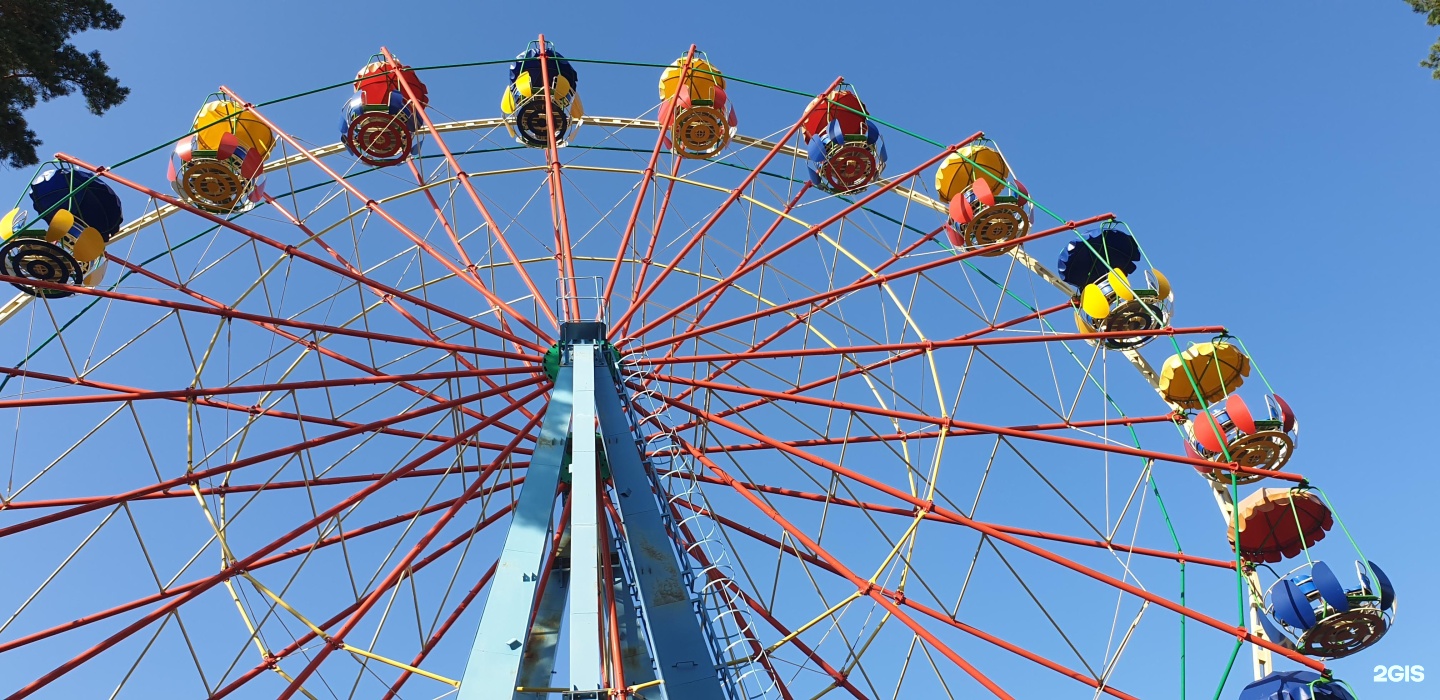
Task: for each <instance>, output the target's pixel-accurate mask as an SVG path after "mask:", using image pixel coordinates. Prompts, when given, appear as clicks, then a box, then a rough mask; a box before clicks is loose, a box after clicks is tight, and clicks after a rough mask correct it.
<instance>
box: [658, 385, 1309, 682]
mask: <svg viewBox="0 0 1440 700" xmlns="http://www.w3.org/2000/svg"><path fill="white" fill-rule="evenodd" d="M662 398H663V397H662ZM665 400H666V401H667V403H670V405H672V406H675V407H676V408H679V409H680V410H682V411H685V412H687V413H691V414H693V415H696V416H698V417H701V418H707V419H709V420H710V421H712V422H714V423H716V424H717V425H723V426H725V427H727V428H730V429H731V430H735V431H737V432H740V433H743V434H746V435H749V436H750V437H751V438H752V439H758V440H761V441H764V442H769V441H770V440H769V438H767V437H766V436H764V435H763V434H761V433H759V432H756V431H753V430H749V429H747V428H745V427H743V426H738V425H735V424H734V423H731V422H729V421H726V420H724V419H715V418H714V417H713V416H710V415H709V414H707V413H706V412H705V411H703V410H700V409H697V408H695V407H693V406H689V405H686V404H680V403H678V402H671V401H670V400H669V399H668V398H667V399H665ZM996 430H1004V429H1003V428H1000V429H996ZM1009 432H1014V433H1015V435H1012V437H1028V438H1029V439H1032V440H1033V439H1037V438H1040V437H1044V438H1046V439H1047V440H1051V441H1053V440H1058V438H1054V437H1053V436H1041V435H1036V434H1029V435H1027V434H1025V433H1023V432H1021V431H1009ZM1002 434H1003V433H1002ZM1076 442H1078V441H1076ZM1091 444H1092V443H1083V442H1082V443H1080V446H1085V447H1088V446H1090V445H1091ZM776 447H780V448H781V449H783V450H784V451H785V452H786V453H787V454H791V455H794V456H796V457H798V458H800V459H803V460H805V461H807V462H810V463H811V464H814V465H816V466H818V467H820V468H822V469H827V470H829V471H832V472H834V473H836V474H840V475H841V476H846V477H849V478H851V479H853V480H855V481H858V482H860V483H862V484H865V485H866V486H869V487H870V488H873V489H875V490H877V491H880V492H882V493H885V494H888V495H890V496H893V497H895V498H898V499H900V500H902V501H904V502H906V503H909V504H911V505H913V506H915V507H916V508H919V509H921V510H922V511H925V512H936V513H941V514H943V515H946V516H947V517H949V518H950V519H952V520H953V521H955V522H957V523H959V524H962V525H965V526H967V527H970V528H973V529H975V530H978V531H980V532H982V533H984V534H986V535H989V536H990V537H993V538H995V539H997V540H1000V541H1001V542H1005V543H1008V544H1010V545H1012V546H1015V547H1018V548H1020V549H1023V550H1025V551H1027V552H1030V553H1031V554H1034V555H1036V556H1039V557H1041V558H1044V559H1048V560H1050V561H1051V562H1054V563H1056V564H1059V565H1061V566H1064V567H1065V568H1068V569H1070V570H1072V571H1075V572H1077V573H1080V574H1084V575H1085V576H1088V577H1090V578H1093V579H1095V580H1096V581H1100V582H1102V583H1106V584H1109V585H1110V586H1112V587H1114V588H1118V589H1120V590H1122V591H1125V592H1126V593H1130V594H1131V595H1135V596H1138V597H1140V598H1143V599H1145V600H1148V601H1150V602H1152V603H1155V604H1156V605H1159V606H1160V607H1162V608H1165V609H1167V610H1170V611H1171V612H1176V613H1179V614H1181V615H1184V616H1186V617H1189V618H1190V619H1192V620H1196V621H1199V622H1202V623H1204V624H1206V625H1209V626H1211V627H1214V628H1215V629H1218V630H1220V631H1222V632H1225V633H1227V634H1233V635H1235V636H1236V638H1238V639H1241V640H1243V641H1246V642H1250V643H1251V644H1255V645H1259V646H1261V647H1264V648H1266V649H1269V650H1270V651H1272V652H1274V653H1277V654H1280V655H1282V656H1284V657H1285V658H1288V659H1291V660H1292V661H1295V662H1297V663H1300V664H1303V665H1304V666H1306V667H1308V668H1312V669H1314V670H1316V671H1323V670H1325V664H1323V663H1321V662H1319V661H1316V660H1314V659H1311V658H1309V657H1307V656H1305V655H1303V654H1300V653H1299V652H1296V651H1294V650H1291V649H1287V648H1285V647H1282V646H1280V645H1279V644H1276V643H1274V642H1271V641H1269V640H1266V639H1262V638H1260V637H1257V636H1255V635H1254V634H1251V633H1250V631H1249V630H1247V629H1245V628H1244V627H1233V626H1230V625H1226V624H1225V623H1224V622H1221V621H1220V620H1217V619H1215V618H1213V617H1210V616H1208V615H1205V614H1203V613H1200V612H1196V611H1194V610H1191V609H1190V608H1187V607H1185V606H1183V605H1179V604H1177V603H1174V602H1172V601H1170V600H1169V599H1167V598H1163V597H1161V596H1157V595H1155V594H1154V593H1151V592H1149V591H1147V590H1144V589H1142V588H1139V587H1137V586H1133V585H1131V584H1128V583H1126V582H1124V581H1121V580H1119V579H1116V578H1114V577H1111V576H1107V575H1105V574H1102V573H1100V572H1099V571H1095V570H1094V569H1090V568H1088V567H1085V566H1082V565H1080V564H1078V563H1076V562H1074V561H1071V560H1069V559H1067V558H1065V557H1062V556H1060V555H1058V554H1055V553H1054V552H1051V551H1049V550H1047V549H1043V548H1041V547H1038V546H1036V545H1034V544H1031V543H1029V542H1026V541H1024V540H1021V539H1019V538H1018V537H1016V536H1014V535H1011V534H1009V533H1005V532H1001V531H1000V530H997V529H995V528H994V527H991V526H990V525H987V524H985V523H981V522H978V521H975V520H972V519H970V518H968V517H966V516H965V515H964V514H962V513H959V512H956V511H951V510H948V509H945V508H942V507H940V506H937V505H935V504H934V503H933V502H931V501H925V500H922V499H920V498H917V497H915V496H912V495H910V494H908V493H905V492H904V491H901V490H900V489H897V488H894V487H892V486H890V485H888V484H885V483H884V482H881V481H877V480H875V479H871V478H869V477H867V476H865V475H863V474H860V473H857V472H855V471H854V470H851V469H846V468H845V467H843V466H840V465H838V464H835V463H834V462H830V461H828V460H825V459H822V458H820V457H817V456H815V455H812V454H810V453H808V452H806V451H804V450H799V449H796V448H793V447H784V446H781V445H778V444H777V445H776ZM688 449H689V451H690V452H692V453H693V454H694V455H695V457H696V459H699V460H700V461H701V462H702V463H704V464H705V465H706V466H707V467H709V468H710V469H711V470H713V471H714V472H715V475H716V476H718V477H720V478H721V479H722V480H725V482H726V483H727V485H729V486H731V487H732V488H736V489H737V490H740V491H741V492H742V494H748V496H747V498H748V499H750V500H752V501H758V500H759V499H758V498H756V497H755V496H754V494H753V493H750V492H749V491H746V490H744V487H743V486H738V485H737V483H736V482H735V480H734V479H731V478H729V475H727V474H725V473H724V472H723V471H721V470H720V469H719V468H718V466H717V465H716V464H715V463H714V462H713V461H711V460H710V458H709V457H706V456H705V454H704V453H702V452H700V451H699V450H697V449H695V448H693V447H690V448H688ZM1124 449H1125V450H1132V448H1124ZM1132 452H1140V453H1145V452H1146V451H1145V450H1132ZM1136 456H1141V457H1151V458H1155V459H1161V458H1168V459H1171V460H1176V461H1178V460H1177V459H1176V458H1174V457H1173V456H1171V455H1165V454H1164V453H1159V452H1152V453H1148V454H1140V455H1136ZM1193 461H1198V462H1201V465H1202V466H1206V467H1208V468H1212V469H1214V468H1217V467H1218V468H1226V467H1224V465H1217V464H1216V463H1215V462H1207V461H1204V460H1193ZM1230 468H1238V465H1231V467H1230ZM1265 474H1266V475H1267V476H1271V477H1274V476H1275V475H1276V474H1275V472H1265ZM1296 478H1297V479H1298V478H1299V477H1296ZM761 503H763V501H761ZM767 507H768V506H767ZM767 514H768V513H767ZM802 542H803V540H802ZM807 546H808V545H807ZM817 554H818V552H817Z"/></svg>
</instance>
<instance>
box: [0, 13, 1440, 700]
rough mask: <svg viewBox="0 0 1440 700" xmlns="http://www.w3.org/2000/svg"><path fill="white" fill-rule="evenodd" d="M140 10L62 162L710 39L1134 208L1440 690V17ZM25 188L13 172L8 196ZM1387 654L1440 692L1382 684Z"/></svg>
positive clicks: (720, 54)
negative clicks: (1437, 632)
mask: <svg viewBox="0 0 1440 700" xmlns="http://www.w3.org/2000/svg"><path fill="white" fill-rule="evenodd" d="M116 4H117V6H118V7H119V8H120V9H121V11H123V12H124V13H125V14H126V15H127V21H126V24H125V27H124V29H122V30H121V31H119V32H112V33H104V34H94V35H84V36H81V37H80V38H79V40H78V43H79V45H80V46H81V47H82V48H83V49H86V50H88V49H91V48H99V49H101V50H102V51H103V52H104V56H105V59H106V60H107V61H108V62H109V64H110V66H111V67H112V69H113V73H114V74H115V75H117V76H118V77H119V78H120V79H121V80H122V81H123V82H124V83H125V84H126V85H128V86H129V87H131V88H132V90H133V92H132V94H131V96H130V98H129V100H128V102H126V103H125V104H124V105H122V106H120V107H118V108H116V109H114V110H112V111H111V112H110V113H109V114H108V115H107V116H105V117H104V118H96V117H92V116H90V115H88V114H87V113H85V112H84V110H83V104H82V103H81V101H80V100H79V98H78V97H76V98H70V99H66V100H60V101H57V102H54V103H50V104H46V105H42V106H40V107H38V108H36V109H34V110H32V111H31V112H30V113H29V119H30V121H31V122H32V125H33V127H34V128H35V129H36V130H37V131H38V132H39V133H40V136H41V138H43V139H44V141H45V145H44V146H43V147H42V152H44V153H49V152H53V151H56V150H64V151H67V152H70V153H74V154H76V155H79V156H81V157H82V158H85V159H86V160H89V161H91V162H102V163H109V162H114V161H117V160H119V159H121V158H124V157H126V156H128V155H131V154H133V153H135V152H138V151H140V150H143V149H146V148H149V147H151V146H153V145H155V144H158V143H161V142H163V141H165V140H167V139H169V138H172V137H173V135H174V134H176V133H177V132H178V131H179V130H180V127H181V126H182V125H183V123H184V122H185V121H186V120H187V119H188V118H189V115H191V114H192V113H193V111H194V109H195V108H196V106H198V104H199V102H200V100H201V99H202V98H203V96H204V95H205V94H206V93H207V92H209V91H211V90H213V89H214V88H215V87H216V86H217V85H218V84H220V83H225V84H227V85H230V86H232V87H234V88H235V89H236V90H237V91H239V92H240V93H241V94H243V95H245V96H246V97H247V98H249V99H252V100H260V99H267V98H273V97H278V96H281V95H286V94H290V93H294V92H298V91H301V90H304V89H309V88H313V87H318V86H321V85H326V84H330V83H333V82H338V81H339V80H343V79H344V78H346V77H348V76H350V75H352V74H353V71H354V70H355V68H356V66H357V64H358V62H359V61H360V60H363V58H364V57H365V56H366V55H368V54H369V53H370V52H371V51H373V50H375V49H376V48H377V47H378V46H380V45H381V44H384V45H386V46H388V47H390V48H391V49H392V50H394V51H396V52H397V53H399V54H400V56H401V57H402V59H404V60H406V61H407V62H411V63H417V64H443V63H451V62H462V61H468V60H482V59H492V58H498V57H503V56H506V55H511V54H513V53H514V52H515V51H516V50H518V48H520V47H521V46H523V44H524V42H525V41H528V40H529V39H532V38H533V37H534V36H535V34H536V33H538V32H545V33H546V35H547V37H549V38H551V39H552V40H554V41H556V42H557V44H558V47H559V48H560V50H562V51H564V52H565V53H567V54H570V55H576V56H586V57H605V58H615V59H622V60H623V59H629V60H638V61H668V60H670V59H672V58H673V57H674V55H676V54H677V53H678V52H680V51H682V50H683V49H684V48H685V47H686V46H688V45H689V44H690V43H692V42H694V43H697V44H699V45H700V47H701V48H702V49H704V50H705V51H707V52H708V53H709V54H710V56H711V57H712V58H714V59H715V60H716V61H717V62H719V63H720V65H722V66H723V68H724V70H725V71H727V72H728V73H731V74H734V75H740V76H745V77H749V78H753V79H761V80H769V81H771V82H774V83H778V84H781V85H785V86H789V87H807V86H813V88H814V89H816V90H818V89H819V88H821V87H823V86H824V85H825V84H826V83H828V82H829V80H830V79H832V78H833V76H835V75H837V74H843V75H844V76H845V77H846V78H847V79H849V80H850V81H851V82H853V83H855V84H856V85H857V86H859V87H860V88H861V90H862V94H863V95H864V97H865V99H866V101H867V102H868V103H869V104H870V106H871V108H872V110H874V111H876V112H877V113H883V114H884V116H885V117H886V118H887V119H888V120H890V121H893V122H895V123H898V124H901V125H905V126H907V127H909V128H912V129H914V130H916V131H918V132H920V133H923V134H926V135H928V136H931V137H933V138H937V139H940V140H943V141H951V142H953V141H955V140H958V139H959V138H962V137H964V136H966V135H968V134H969V133H971V132H973V131H975V130H984V131H986V132H987V134H989V135H990V136H992V137H994V138H996V139H999V140H1001V142H1002V143H1003V144H1004V146H1005V149H1006V154H1007V156H1008V157H1009V158H1010V160H1011V161H1012V162H1013V163H1018V164H1023V166H1017V167H1021V168H1023V173H1024V176H1025V179H1026V184H1027V185H1029V187H1030V189H1031V191H1032V192H1043V193H1044V196H1043V197H1042V198H1041V199H1042V200H1043V201H1044V202H1045V203H1046V204H1047V206H1049V207H1050V208H1052V209H1054V210H1055V211H1057V212H1061V213H1062V214H1067V215H1072V216H1083V215H1088V214H1091V213H1098V212H1103V211H1115V212H1117V213H1118V214H1120V215H1121V217H1122V218H1123V219H1125V220H1126V221H1127V222H1129V223H1131V224H1132V225H1134V226H1136V227H1137V230H1143V231H1145V232H1146V233H1145V235H1144V238H1143V241H1144V243H1145V245H1146V247H1147V253H1148V254H1149V256H1150V257H1151V259H1153V260H1155V261H1156V262H1157V263H1158V264H1159V265H1160V266H1161V268H1162V269H1163V270H1164V271H1165V272H1166V274H1167V275H1168V276H1169V277H1170V279H1171V280H1172V282H1173V283H1174V286H1175V288H1176V290H1177V297H1178V301H1177V309H1178V313H1179V314H1180V318H1181V319H1183V321H1177V322H1183V323H1186V324H1194V325H1199V324H1212V323H1214V324H1223V325H1226V326H1228V327H1229V328H1231V329H1232V330H1233V331H1234V332H1236V333H1238V334H1240V335H1242V336H1243V337H1244V339H1245V341H1246V344H1247V345H1248V346H1249V347H1250V348H1251V349H1252V350H1254V351H1255V353H1256V356H1257V359H1258V360H1260V362H1261V363H1262V364H1261V366H1262V368H1263V370H1264V371H1265V373H1266V375H1267V377H1268V378H1269V380H1270V382H1271V383H1272V384H1273V385H1275V387H1276V389H1277V390H1278V391H1280V392H1281V393H1282V394H1283V395H1284V396H1285V397H1286V398H1287V399H1288V400H1289V401H1290V402H1291V403H1292V405H1294V406H1296V407H1297V410H1298V411H1299V412H1300V420H1301V424H1302V431H1303V432H1302V437H1303V443H1302V446H1301V448H1300V450H1299V452H1298V453H1297V456H1296V458H1295V461H1294V462H1293V463H1292V464H1293V465H1294V468H1295V469H1296V470H1298V471H1301V472H1303V473H1305V474H1306V475H1307V476H1308V477H1309V478H1310V479H1311V480H1312V481H1313V482H1315V483H1316V484H1317V485H1320V486H1322V487H1324V488H1325V489H1326V490H1327V491H1328V492H1329V493H1330V494H1331V496H1332V498H1334V499H1335V500H1336V505H1337V508H1338V509H1339V512H1340V515H1341V516H1342V517H1343V518H1344V519H1345V522H1346V524H1347V525H1348V526H1349V527H1350V530H1351V532H1352V534H1354V535H1355V537H1356V538H1357V539H1358V540H1359V541H1360V542H1361V544H1362V546H1363V547H1364V548H1365V551H1366V552H1367V554H1369V556H1370V557H1371V558H1372V559H1374V560H1375V561H1377V562H1380V563H1381V564H1383V565H1384V566H1385V567H1386V569H1387V570H1388V571H1389V573H1390V575H1391V577H1392V578H1393V579H1394V580H1395V582H1396V585H1397V586H1398V588H1399V596H1400V615H1399V622H1398V626H1397V628H1396V629H1395V630H1394V631H1393V632H1392V633H1391V635H1390V636H1388V637H1387V638H1386V639H1385V640H1384V641H1383V642H1381V643H1380V644H1379V645H1378V646H1376V647H1375V648H1373V649H1370V650H1368V651H1367V652H1365V653H1362V654H1360V655H1358V656H1356V657H1353V658H1352V659H1348V660H1344V661H1340V662H1336V663H1335V664H1334V667H1335V668H1336V669H1337V673H1338V674H1339V675H1341V676H1343V677H1345V678H1347V680H1349V681H1350V683H1351V684H1352V685H1353V686H1355V687H1356V689H1357V690H1359V691H1360V693H1361V695H1362V696H1363V697H1365V698H1367V699H1375V700H1390V699H1392V698H1393V699H1396V700H1401V699H1406V698H1428V697H1434V696H1435V695H1436V691H1435V690H1434V689H1433V688H1432V686H1436V685H1440V655H1437V654H1436V652H1435V649H1436V648H1437V647H1436V645H1435V644H1434V643H1433V641H1432V638H1431V635H1432V634H1433V630H1434V629H1436V628H1437V627H1440V613H1437V612H1435V608H1434V603H1433V602H1432V601H1429V600H1427V599H1426V598H1425V596H1426V595H1427V593H1428V594H1433V592H1434V591H1435V590H1436V587H1435V586H1434V583H1433V581H1434V579H1435V577H1436V576H1440V565H1437V564H1436V558H1435V556H1434V554H1435V551H1436V549H1437V540H1436V535H1435V533H1436V531H1437V527H1440V516H1437V512H1440V508H1437V503H1436V499H1437V487H1440V477H1437V475H1436V470H1435V466H1436V460H1435V458H1434V453H1433V451H1432V445H1433V439H1434V437H1433V436H1434V431H1433V428H1432V427H1431V424H1432V422H1433V421H1432V419H1431V417H1430V415H1431V411H1432V410H1433V407H1432V405H1431V404H1430V400H1431V399H1432V398H1433V397H1434V396H1436V395H1437V393H1440V381H1437V373H1436V372H1435V371H1434V369H1433V368H1431V367H1430V366H1429V361H1428V360H1425V359H1424V358H1425V357H1428V356H1429V353H1430V352H1431V350H1432V348H1433V347H1434V346H1435V343H1436V340H1437V337H1436V331H1435V327H1434V326H1431V325H1430V324H1431V323H1432V322H1433V320H1434V317H1435V314H1434V312H1433V310H1430V309H1432V307H1433V305H1434V304H1435V296H1436V295H1435V290H1434V287H1433V285H1432V284H1431V282H1430V281H1431V279H1432V274H1433V272H1432V270H1431V266H1433V264H1434V261H1435V260H1436V259H1437V253H1440V218H1437V215H1440V207H1437V203H1440V166H1437V164H1440V81H1434V80H1431V79H1430V77H1429V74H1428V71H1426V70H1423V69H1421V68H1419V67H1417V65H1416V64H1417V62H1418V61H1419V60H1420V58H1421V57H1422V56H1423V55H1424V53H1425V51H1426V47H1428V46H1429V45H1430V43H1431V42H1433V41H1434V39H1435V34H1436V32H1437V30H1436V29H1435V28H1427V27H1425V26H1424V24H1423V21H1422V18H1421V17H1420V16H1418V15H1414V14H1412V13H1411V12H1410V11H1409V9H1408V7H1407V6H1406V5H1405V3H1403V2H1401V1H1400V0H1370V1H1367V2H1336V1H1322V2H1311V3H1295V2H1290V3H1278V2H1277V3H1259V2H1252V3H1238V2H1231V3H1169V2H1138V1H1133V2H1097V3H1075V2H1032V3H1025V4H1023V5H1021V4H1014V5H1010V4H1003V3H994V2H991V3H974V2H964V1H961V2H948V3H942V2H929V3H914V2H903V1H891V2H869V3H832V4H830V5H828V6H825V5H818V4H814V3H793V4H792V3H776V2H751V1H745V2H723V3H685V4H678V3H653V4H647V5H645V6H641V4H640V3H603V4H602V3H584V4H580V3H575V4H569V3H454V4H452V5H451V6H447V5H446V4H444V3H431V4H424V5H421V4H411V3H395V2H383V3H382V2H348V3H318V2H317V3H310V2H294V1H293V0H292V1H290V2H269V1H256V2H250V3H246V4H242V5H227V4H223V3H222V4H211V5H203V6H202V5H196V4H194V3H182V2H158V1H151V0H146V1H145V2H124V1H117V2H116ZM322 8H323V9H322ZM493 88H494V86H491V85H488V84H487V85H483V86H478V87H477V88H476V94H475V96H474V99H473V100H470V101H468V102H467V101H465V100H463V99H460V100H457V99H455V98H453V97H452V98H450V99H449V100H448V104H449V106H450V107H452V108H451V109H450V110H449V111H450V113H452V114H454V113H455V112H456V111H457V108H463V107H466V106H471V107H473V108H474V111H475V113H477V114H483V115H489V114H491V113H493V112H494V107H493V104H492V103H493V100H494V96H495V92H496V90H495V89H493ZM650 89H651V88H650V86H649V85H648V83H647V85H645V86H644V91H645V94H646V95H649V90H650ZM604 94H605V89H604V87H602V86H587V87H586V88H585V95H586V101H587V104H588V105H589V106H590V109H591V111H595V112H606V113H629V112H627V111H624V110H625V107H624V106H623V104H622V102H623V101H622V100H620V99H618V98H616V99H613V100H609V101H608V104H610V105H614V106H613V107H611V108H608V109H606V108H603V107H601V105H605V104H607V98H606V97H605V96H603V95H604ZM646 99H653V98H650V97H647V98H646ZM646 104H648V102H647V103H646ZM763 114H764V112H763V110H762V109H760V108H752V109H750V110H749V111H748V112H742V119H744V118H748V117H749V116H750V115H757V116H758V115H763ZM317 118H320V119H324V120H327V121H328V120H332V119H333V118H334V112H331V111H325V112H324V113H323V114H321V115H319V116H318V117H317ZM772 121H773V120H772ZM767 123H770V122H767ZM767 131H768V129H767ZM918 155H921V154H919V153H918V151H904V150H902V151H901V152H900V153H898V154H896V160H897V162H899V163H905V162H907V160H908V161H912V162H913V157H915V156H918ZM161 177H162V174H161V173H155V176H154V178H152V184H153V183H158V182H159V181H160V178H161ZM24 182H25V180H24V174H22V173H17V172H13V171H4V172H0V192H5V193H12V194H7V196H13V194H18V193H19V192H20V191H21V189H22V188H23V186H24ZM1189 495H1191V496H1192V497H1193V498H1195V499H1208V495H1207V494H1205V493H1204V492H1203V491H1202V490H1201V489H1200V488H1199V487H1198V486H1197V487H1196V488H1195V489H1194V490H1193V493H1190V494H1189ZM1215 536H1216V537H1217V538H1218V537H1223V534H1221V533H1220V532H1219V529H1218V527H1217V528H1216V533H1215ZM1197 663H1198V662H1197ZM1218 664H1219V662H1218V661H1217V662H1215V664H1213V665H1212V664H1208V663H1207V664H1203V666H1204V667H1205V668H1207V669H1209V668H1213V666H1214V665H1218ZM1379 664H1385V665H1389V664H1422V665H1425V666H1426V667H1427V670H1429V671H1430V672H1431V673H1432V674H1434V675H1433V676H1431V677H1430V678H1429V679H1428V680H1427V681H1426V682H1425V683H1422V684H1418V685H1417V684H1410V685H1405V684H1393V683H1391V684H1384V685H1381V684H1377V683H1373V682H1372V681H1371V680H1370V679H1371V676H1373V675H1374V674H1373V673H1371V668H1372V667H1373V666H1375V665H1379ZM1234 687H1236V686H1233V685H1232V688H1234ZM1231 692H1234V691H1233V690H1232V691H1231ZM1077 697H1078V696H1077Z"/></svg>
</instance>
